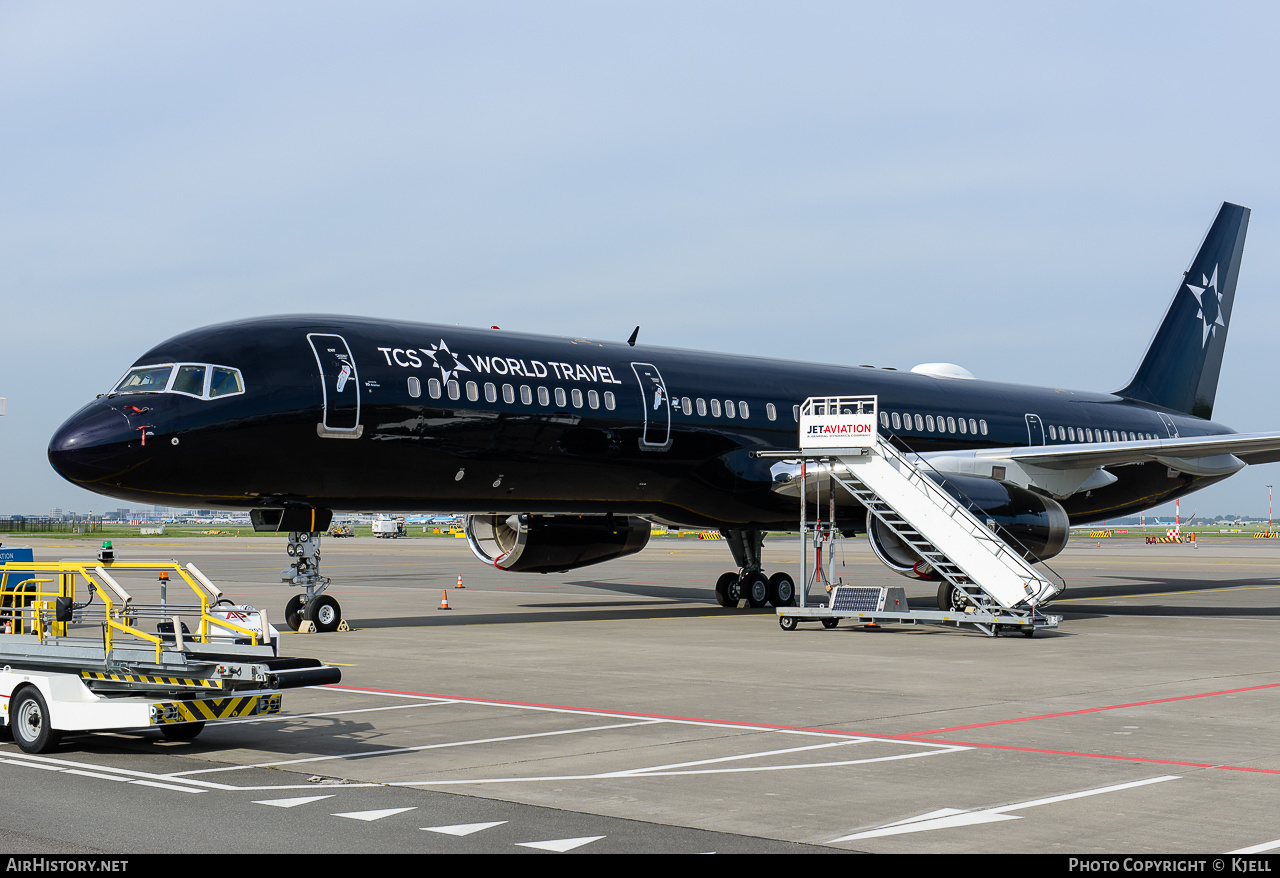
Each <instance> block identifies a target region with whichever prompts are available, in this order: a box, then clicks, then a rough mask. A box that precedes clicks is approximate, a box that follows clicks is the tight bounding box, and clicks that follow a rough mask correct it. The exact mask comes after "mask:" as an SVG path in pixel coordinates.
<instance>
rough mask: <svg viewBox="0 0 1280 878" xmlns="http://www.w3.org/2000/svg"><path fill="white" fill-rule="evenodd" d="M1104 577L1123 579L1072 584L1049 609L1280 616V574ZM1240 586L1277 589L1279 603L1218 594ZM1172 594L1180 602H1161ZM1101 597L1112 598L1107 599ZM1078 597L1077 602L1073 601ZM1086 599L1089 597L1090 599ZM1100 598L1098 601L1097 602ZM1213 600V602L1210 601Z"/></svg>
mask: <svg viewBox="0 0 1280 878" xmlns="http://www.w3.org/2000/svg"><path fill="white" fill-rule="evenodd" d="M1103 578H1104V579H1115V580H1121V581H1122V582H1123V584H1121V583H1120V582H1117V584H1115V585H1102V586H1090V587H1087V588H1083V587H1078V588H1071V587H1070V586H1068V588H1067V592H1066V594H1064V595H1063V596H1062V597H1060V598H1059V599H1057V600H1055V601H1054V602H1053V604H1052V605H1051V607H1050V609H1049V610H1048V612H1054V613H1062V614H1063V615H1064V616H1065V617H1066V618H1067V619H1086V618H1100V617H1105V616H1126V615H1133V616H1219V617H1226V616H1250V617H1255V618H1271V617H1280V577H1266V578H1257V577H1249V578H1243V579H1218V580H1213V581H1209V582H1206V581H1205V580H1203V579H1176V578H1167V577H1148V578H1144V579H1135V578H1134V577H1131V576H1124V577H1120V576H1116V577H1103ZM1236 589H1253V590H1255V591H1253V592H1251V593H1253V594H1255V595H1256V594H1258V593H1259V591H1260V590H1271V589H1274V591H1275V603H1274V604H1271V605H1269V606H1268V605H1258V604H1224V603H1219V602H1218V601H1217V600H1215V599H1214V598H1215V597H1217V594H1216V593H1219V592H1221V593H1223V596H1225V593H1227V592H1231V591H1234V590H1236ZM1179 595H1188V596H1189V595H1198V596H1200V597H1203V598H1205V599H1206V600H1205V601H1197V602H1195V603H1184V602H1183V600H1184V599H1183V598H1178V597H1177V596H1179ZM1165 596H1168V597H1170V598H1177V599H1178V603H1176V604H1169V603H1161V602H1160V598H1161V597H1165ZM1126 597H1133V598H1141V600H1140V601H1137V602H1135V603H1130V604H1127V603H1113V602H1111V600H1109V599H1115V598H1121V599H1123V598H1126ZM1101 599H1108V600H1107V601H1106V602H1103V600H1101ZM1073 601H1074V603H1073ZM1085 601H1088V603H1086V602H1085ZM1094 601H1098V603H1094ZM1209 601H1212V602H1209Z"/></svg>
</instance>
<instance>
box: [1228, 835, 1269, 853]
mask: <svg viewBox="0 0 1280 878" xmlns="http://www.w3.org/2000/svg"><path fill="white" fill-rule="evenodd" d="M1276 848H1280V838H1277V839H1276V840H1275V841H1264V842H1263V843H1262V844H1255V845H1253V846H1252V847H1247V848H1240V850H1238V851H1227V853H1228V854H1265V853H1266V852H1267V851H1274V850H1275V849H1276Z"/></svg>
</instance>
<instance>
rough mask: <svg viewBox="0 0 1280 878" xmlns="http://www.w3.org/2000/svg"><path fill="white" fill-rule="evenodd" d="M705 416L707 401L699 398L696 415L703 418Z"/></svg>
mask: <svg viewBox="0 0 1280 878" xmlns="http://www.w3.org/2000/svg"><path fill="white" fill-rule="evenodd" d="M706 416H707V401H706V400H705V399H701V398H699V400H698V417H700V418H705V417H706Z"/></svg>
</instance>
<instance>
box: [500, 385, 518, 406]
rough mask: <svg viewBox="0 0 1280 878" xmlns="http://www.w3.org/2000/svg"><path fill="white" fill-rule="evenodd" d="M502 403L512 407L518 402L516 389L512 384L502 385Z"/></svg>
mask: <svg viewBox="0 0 1280 878" xmlns="http://www.w3.org/2000/svg"><path fill="white" fill-rule="evenodd" d="M502 401H503V402H505V403H506V404H507V405H511V404H512V403H514V402H515V401H516V389H515V388H514V387H512V386H511V385H510V384H504V385H502Z"/></svg>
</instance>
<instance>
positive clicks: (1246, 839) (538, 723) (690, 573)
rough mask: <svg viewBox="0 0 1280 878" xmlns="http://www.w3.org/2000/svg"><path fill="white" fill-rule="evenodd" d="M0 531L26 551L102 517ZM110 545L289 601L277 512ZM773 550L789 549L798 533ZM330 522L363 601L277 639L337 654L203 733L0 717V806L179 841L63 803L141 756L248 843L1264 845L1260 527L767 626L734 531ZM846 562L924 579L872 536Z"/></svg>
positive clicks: (40, 833)
mask: <svg viewBox="0 0 1280 878" xmlns="http://www.w3.org/2000/svg"><path fill="white" fill-rule="evenodd" d="M4 542H5V544H6V545H21V544H26V545H31V546H32V547H33V548H34V549H35V552H36V557H37V558H38V559H55V558H61V557H88V556H91V555H92V554H93V552H94V551H95V549H96V546H97V544H98V543H97V541H96V540H91V539H83V540H75V541H69V540H51V539H22V538H19V537H7V538H4ZM115 548H116V552H117V555H118V556H119V557H121V558H157V557H172V558H175V559H177V560H179V561H182V562H194V563H195V564H196V565H197V566H198V567H200V569H201V570H203V571H204V572H205V573H206V575H208V576H209V577H210V578H212V579H213V580H214V581H215V582H217V583H218V584H219V585H220V586H221V587H222V588H223V590H224V591H226V592H227V593H228V594H229V595H230V596H232V597H233V598H235V599H236V600H238V601H241V602H245V603H250V604H253V605H255V606H258V607H265V608H267V609H268V610H269V611H270V613H271V614H272V616H273V617H274V619H276V620H279V619H280V617H281V614H282V608H283V605H284V602H285V601H286V600H287V599H288V597H289V596H290V594H291V593H292V592H291V590H290V589H289V588H287V587H286V586H284V585H282V584H280V583H279V581H278V578H279V577H278V572H279V570H280V569H281V568H283V567H284V566H285V562H286V561H287V558H286V556H285V553H284V540H283V539H274V538H235V537H209V538H203V539H187V540H180V539H170V538H165V537H151V538H145V539H144V538H138V539H127V540H120V539H117V540H115ZM765 553H766V554H765V558H766V561H767V564H766V567H767V568H768V569H769V570H774V569H787V570H790V571H791V572H793V573H794V574H798V572H799V561H798V558H799V542H798V540H796V539H794V538H789V539H788V538H781V537H775V538H770V539H769V541H768V542H767V543H766V547H765ZM322 556H323V570H324V572H325V574H326V575H328V576H331V577H332V578H333V580H334V586H333V588H332V590H331V592H330V593H331V594H333V595H334V596H335V597H337V598H338V600H339V601H341V603H342V608H343V615H344V617H345V618H346V619H347V621H348V624H349V625H350V627H351V628H352V630H351V631H350V632H346V633H335V634H323V635H302V634H294V633H287V634H285V635H284V637H283V644H284V645H283V648H282V652H283V653H285V654H290V655H302V656H311V657H316V658H320V659H323V660H325V661H328V662H331V663H334V664H337V665H339V666H340V667H341V668H342V671H343V682H342V683H341V684H340V685H338V686H333V687H324V688H315V689H301V690H290V691H288V692H286V693H285V698H284V710H283V713H282V714H281V716H279V717H266V718H257V719H253V720H248V721H238V722H223V723H210V724H209V726H208V727H207V728H206V729H205V731H204V733H203V734H202V735H201V736H200V737H199V738H198V739H197V740H196V741H194V742H189V743H168V742H161V741H160V739H159V737H158V736H157V735H156V734H155V733H153V732H149V731H145V732H128V733H114V734H94V735H80V736H74V737H68V738H67V739H66V741H65V742H64V743H63V745H62V747H61V748H60V749H59V751H58V752H57V753H54V754H51V755H50V757H28V756H25V755H23V754H21V752H20V751H18V750H17V748H16V747H15V746H14V745H13V744H11V743H5V744H3V745H2V746H0V783H4V784H5V785H6V787H7V788H10V789H13V788H24V789H35V790H36V792H32V793H30V794H29V805H28V808H27V809H25V810H24V812H23V813H24V814H31V815H33V816H32V817H31V819H30V821H27V822H24V823H23V825H20V826H10V827H8V828H7V829H8V831H10V832H15V833H19V835H20V838H21V839H22V844H23V845H35V846H37V847H38V846H39V845H41V844H44V845H48V846H49V848H48V849H50V850H55V849H62V848H58V845H64V846H66V849H67V850H71V849H78V848H76V847H75V846H76V845H80V846H83V847H86V848H88V849H92V850H101V851H119V852H127V851H139V850H157V851H164V850H169V849H172V850H173V851H175V852H176V851H179V850H190V849H192V848H191V847H190V845H186V846H183V844H182V842H181V841H180V837H179V836H175V835H174V834H173V833H160V834H159V835H156V834H155V833H152V834H146V833H145V832H144V827H145V826H148V825H151V824H150V822H149V821H148V820H147V819H146V818H143V817H139V818H138V819H137V824H138V825H136V826H134V825H132V824H131V825H130V828H128V830H127V831H123V830H122V831H119V832H114V833H113V832H111V831H107V830H95V831H94V833H93V834H92V838H91V841H89V842H86V840H85V838H86V837H85V835H84V834H83V833H79V832H71V831H70V830H68V831H67V832H61V831H59V830H56V829H55V827H58V826H66V827H70V826H73V825H77V823H78V824H79V825H80V826H86V825H89V823H91V822H92V820H91V818H90V817H87V816H86V815H85V814H84V810H85V808H86V807H90V806H92V808H93V810H94V811H95V812H96V811H101V812H103V813H110V812H112V811H113V809H115V813H116V814H119V813H122V812H121V810H120V809H125V810H126V811H128V813H130V814H145V813H149V812H148V811H147V809H145V808H144V809H142V810H141V811H138V810H137V809H130V805H129V803H130V802H132V801H133V800H134V798H136V797H137V796H138V791H139V790H141V789H143V788H144V787H145V792H146V793H147V797H146V800H147V801H149V802H153V803H157V804H155V805H153V807H159V808H162V809H163V811H164V814H165V821H166V822H165V824H164V825H166V826H169V825H172V823H173V822H174V821H184V820H189V821H190V823H191V825H192V826H199V825H201V824H202V823H206V822H207V821H208V820H209V819H210V814H209V811H210V809H212V810H214V811H218V810H221V811H224V812H225V813H226V816H227V819H228V820H233V821H241V822H243V823H244V824H245V826H246V829H245V834H244V838H245V839H250V838H251V839H253V840H252V842H249V841H246V842H245V846H244V847H242V848H240V849H244V850H277V851H295V850H296V851H301V852H312V853H318V852H325V851H349V850H364V849H367V848H373V849H377V850H437V849H440V850H450V851H468V850H474V851H486V852H491V851H499V850H511V851H541V852H548V851H555V850H561V849H563V850H566V851H568V850H572V851H575V852H592V851H600V852H616V851H624V850H625V851H634V850H645V851H653V852H658V851H672V852H695V851H702V850H717V851H725V852H727V851H734V852H744V851H745V852H792V851H799V850H812V851H822V850H826V851H833V852H835V851H870V852H884V853H892V852H1009V853H1015V852H1016V853H1025V852H1043V853H1112V852H1125V853H1136V854H1143V853H1178V852H1186V853H1228V852H1239V851H1261V850H1270V849H1273V848H1274V849H1280V820H1277V819H1276V818H1275V816H1274V815H1275V814H1276V813H1280V807H1278V806H1280V741H1277V736H1276V734H1275V728H1276V726H1275V720H1274V716H1275V707H1276V704H1277V698H1278V696H1280V652H1278V651H1277V648H1276V645H1275V641H1276V634H1277V629H1276V627H1275V626H1276V624H1277V616H1278V614H1280V578H1277V575H1276V574H1277V573H1278V572H1280V541H1272V540H1255V539H1249V538H1244V537H1233V536H1225V535H1224V536H1214V535H1209V536H1205V537H1204V538H1203V539H1202V540H1201V542H1200V544H1199V546H1198V547H1193V546H1191V545H1156V546H1148V545H1145V544H1144V543H1143V542H1142V541H1141V540H1134V539H1102V540H1098V539H1092V540H1090V539H1085V538H1080V537H1077V538H1075V539H1073V542H1072V544H1071V545H1070V546H1069V547H1068V548H1067V550H1066V551H1065V552H1064V553H1063V554H1062V555H1061V556H1059V557H1058V558H1057V559H1055V560H1054V561H1053V566H1054V568H1055V569H1057V570H1058V572H1059V573H1061V574H1062V575H1063V577H1064V578H1065V579H1066V580H1067V582H1068V585H1069V591H1068V592H1067V594H1066V596H1065V597H1063V598H1062V599H1060V600H1059V601H1058V602H1057V603H1056V604H1055V605H1054V607H1053V610H1052V611H1053V612H1057V613H1062V614H1064V615H1065V616H1066V619H1065V621H1064V622H1063V624H1062V627H1061V628H1060V629H1058V630H1057V631H1050V632H1042V633H1041V634H1039V635H1037V636H1036V637H1034V638H1024V637H1021V636H1013V637H1000V638H989V637H986V636H983V635H982V634H980V633H977V632H975V631H973V630H963V629H956V628H942V627H934V626H915V627H902V626H889V627H885V628H882V629H881V630H868V629H865V628H851V627H849V626H847V625H842V626H841V627H839V628H837V629H834V630H824V629H822V628H820V627H817V626H813V625H801V626H800V627H799V629H798V630H796V631H791V632H785V631H783V630H781V628H780V627H779V626H778V624H777V619H776V617H775V615H774V614H773V612H772V610H749V609H742V610H725V609H722V608H720V607H719V606H717V605H716V603H715V599H714V595H713V592H712V585H713V584H714V582H715V580H716V578H717V577H718V576H719V575H720V574H721V573H723V572H724V571H726V570H728V569H729V568H730V566H731V562H730V559H729V552H728V549H727V548H726V547H725V546H724V545H723V543H720V542H714V541H706V542H703V541H698V540H695V539H690V538H675V537H655V538H654V539H653V540H652V541H651V542H650V544H649V547H648V548H647V549H646V550H645V551H644V552H642V553H640V554H639V555H636V556H632V557H631V558H626V559H623V560H620V561H617V562H613V563H610V564H604V565H600V566H597V567H590V568H585V569H583V570H578V571H571V572H569V573H566V574H561V575H545V576H539V575H527V574H525V575H521V574H509V573H503V572H500V571H497V570H494V569H493V568H489V567H486V566H485V565H483V564H480V563H479V562H477V561H476V560H475V559H474V557H473V556H472V555H471V553H470V551H469V550H468V549H467V546H466V543H465V541H463V540H459V539H452V538H448V537H440V538H432V539H426V538H421V539H405V540H398V541H388V540H375V539H373V538H355V539H343V540H335V539H332V538H327V539H325V541H324V544H323V547H322ZM835 573H836V574H837V575H838V576H842V577H844V580H845V581H846V582H856V583H860V584H862V583H865V584H868V585H893V586H899V585H905V586H906V587H907V589H908V595H909V596H911V598H912V603H913V604H919V605H920V606H931V605H932V603H933V600H934V596H933V592H934V589H933V588H932V587H930V586H928V585H927V584H919V585H917V584H914V583H912V582H910V581H908V580H905V579H901V578H899V577H896V576H894V575H892V574H891V573H889V572H888V571H886V570H885V569H884V568H883V567H882V566H881V565H880V564H879V563H878V562H876V560H875V559H874V557H873V556H872V554H871V552H870V550H869V548H868V547H867V545H866V543H865V541H862V540H849V541H845V543H844V545H843V548H842V551H840V552H838V553H837V562H836V568H835ZM459 575H461V576H462V577H463V583H464V585H465V588H463V589H461V590H460V589H458V588H457V580H458V576H459ZM446 590H447V593H448V604H449V607H450V609H449V610H443V609H439V607H440V604H441V599H442V596H443V593H444V592H445V591H446ZM277 625H278V627H283V626H280V625H279V622H278V621H277ZM95 775H107V776H109V777H110V778H112V779H103V778H102V777H99V776H95ZM33 776H38V777H39V780H40V781H41V784H40V786H39V787H37V788H31V787H30V780H29V779H30V778H31V777H33ZM24 780H25V781H26V785H25V786H24V785H23V783H22V781H24ZM15 785H16V787H15ZM140 785H141V786H140ZM168 787H173V788H176V789H168ZM67 791H74V795H68V794H67ZM321 795H323V796H324V797H325V798H315V797H316V796H321ZM131 797H133V798H131ZM157 797H159V798H157ZM295 799H298V800H304V799H305V800H307V801H300V802H298V803H296V804H292V805H290V806H289V807H286V806H285V805H283V804H261V803H263V802H268V801H275V802H292V801H293V800H295ZM197 800H198V801H199V802H201V803H202V804H200V805H198V806H197V805H196V804H194V803H195V802H196V801H197ZM214 802H217V803H218V804H217V805H216V806H214V805H213V804H212V803H214ZM86 803H88V804H86ZM42 809H44V811H45V812H44V813H42ZM397 809H400V810H397ZM406 809H407V810H406ZM382 812H386V813H382ZM353 814H363V815H365V816H352V815H353ZM64 818H65V819H64ZM73 818H74V819H73ZM473 818H474V819H473ZM86 821H88V823H87V822H86ZM481 825H483V828H470V829H469V831H467V832H465V833H464V832H463V830H461V829H457V827H475V826H481ZM353 827H356V828H353ZM374 827H376V829H375V828H374ZM449 827H454V829H453V830H451V831H452V833H453V834H450V832H451V831H449V830H448V828H449ZM143 839H145V842H144V841H143ZM3 840H4V836H3V835H0V841H3ZM543 843H545V844H544V846H542V847H537V846H536V845H538V844H543ZM526 844H528V845H534V846H532V847H521V845H526ZM432 845H435V846H434V847H433V846H432ZM20 847H21V845H20Z"/></svg>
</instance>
